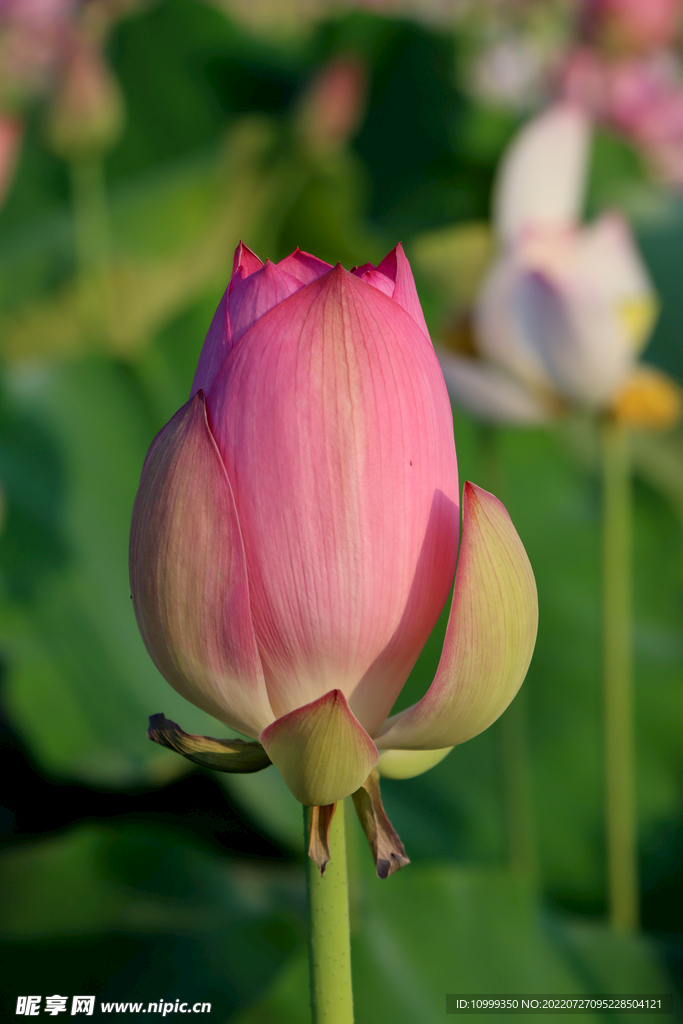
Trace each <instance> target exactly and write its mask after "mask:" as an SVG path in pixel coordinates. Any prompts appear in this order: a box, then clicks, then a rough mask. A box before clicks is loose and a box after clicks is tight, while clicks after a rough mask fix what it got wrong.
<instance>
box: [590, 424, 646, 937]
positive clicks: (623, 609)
mask: <svg viewBox="0 0 683 1024" xmlns="http://www.w3.org/2000/svg"><path fill="white" fill-rule="evenodd" d="M600 432H601V448H602V481H603V531H602V557H603V566H602V572H603V575H602V585H603V629H604V679H605V698H604V700H605V712H604V713H605V800H606V828H607V874H608V888H609V917H610V922H611V924H612V927H613V928H614V929H615V931H620V932H632V931H635V930H636V928H637V927H638V919H639V905H638V904H639V898H638V867H637V857H638V842H637V827H636V812H635V782H634V776H635V772H634V729H633V651H632V626H631V590H632V583H631V465H630V457H629V438H628V433H627V430H626V428H625V427H624V426H622V425H620V424H619V423H615V422H614V421H613V420H611V419H609V418H605V419H604V420H603V421H602V423H601V427H600Z"/></svg>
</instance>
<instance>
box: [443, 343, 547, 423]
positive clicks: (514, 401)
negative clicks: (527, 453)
mask: <svg viewBox="0 0 683 1024" xmlns="http://www.w3.org/2000/svg"><path fill="white" fill-rule="evenodd" d="M437 355H438V357H439V362H440V363H441V369H442V370H443V376H444V380H445V381H446V387H447V388H448V393H449V395H450V396H451V398H452V399H453V401H454V402H456V403H457V404H458V405H460V406H462V407H463V408H464V409H467V410H469V412H472V413H474V415H475V416H479V417H481V418H482V419H484V420H489V421H490V422H492V423H544V422H547V421H548V420H549V419H550V418H551V411H550V408H549V406H548V405H545V404H544V403H543V402H541V401H540V399H538V398H537V397H536V396H535V395H534V394H533V393H532V392H531V391H529V390H527V388H525V387H524V385H523V384H521V383H520V382H518V381H516V380H515V379H514V378H513V377H510V376H509V375H508V374H506V373H504V372H503V371H502V370H500V369H499V368H498V367H497V366H494V365H493V364H492V363H482V362H479V361H477V360H475V359H467V358H466V357H464V356H457V355H454V354H453V353H451V352H444V351H440V352H437Z"/></svg>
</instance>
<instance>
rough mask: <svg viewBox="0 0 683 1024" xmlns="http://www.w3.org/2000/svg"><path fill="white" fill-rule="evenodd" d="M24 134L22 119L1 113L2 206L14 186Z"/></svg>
mask: <svg viewBox="0 0 683 1024" xmlns="http://www.w3.org/2000/svg"><path fill="white" fill-rule="evenodd" d="M23 134H24V126H23V124H22V122H21V121H17V120H15V119H14V118H10V117H4V116H3V115H2V114H0V206H2V205H3V203H4V202H5V198H6V196H7V193H8V192H9V190H10V188H11V186H12V179H13V178H14V169H15V166H16V162H17V157H18V155H19V149H20V147H21V140H22V137H23Z"/></svg>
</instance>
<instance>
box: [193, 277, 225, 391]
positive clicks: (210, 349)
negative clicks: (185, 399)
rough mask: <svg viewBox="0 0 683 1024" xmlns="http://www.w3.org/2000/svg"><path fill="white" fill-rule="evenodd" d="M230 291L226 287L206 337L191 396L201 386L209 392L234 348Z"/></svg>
mask: <svg viewBox="0 0 683 1024" xmlns="http://www.w3.org/2000/svg"><path fill="white" fill-rule="evenodd" d="M228 293H229V288H226V289H225V291H224V292H223V295H222V298H221V301H220V302H219V303H218V308H217V309H216V312H215V313H214V315H213V320H212V321H211V326H210V327H209V330H208V333H207V335H206V338H205V339H204V344H203V346H202V351H201V354H200V356H199V363H198V364H197V369H196V371H195V375H194V380H193V381H192V389H191V391H190V397H192V396H193V395H196V394H197V392H198V391H199V390H200V388H201V390H202V391H205V392H208V390H209V388H210V387H211V385H212V384H213V382H214V380H215V379H216V377H217V376H218V373H219V372H220V369H221V367H222V366H223V363H224V362H225V360H226V358H227V355H228V352H229V351H230V349H231V348H232V332H231V330H230V321H229V319H228Z"/></svg>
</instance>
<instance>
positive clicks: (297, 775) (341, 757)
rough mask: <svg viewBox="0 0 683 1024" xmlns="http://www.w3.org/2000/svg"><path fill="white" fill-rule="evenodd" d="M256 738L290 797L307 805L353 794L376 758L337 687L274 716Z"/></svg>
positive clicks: (366, 775)
mask: <svg viewBox="0 0 683 1024" xmlns="http://www.w3.org/2000/svg"><path fill="white" fill-rule="evenodd" d="M259 740H260V741H261V743H262V744H263V748H264V750H265V751H266V753H267V754H268V757H269V758H270V759H271V761H272V762H273V764H274V765H275V766H276V767H277V769H278V771H279V772H280V774H281V775H282V778H283V779H284V780H285V782H286V783H287V785H288V786H289V788H290V790H291V791H292V793H293V794H294V796H295V797H296V798H297V800H299V801H300V802H301V803H302V804H306V806H308V807H324V806H325V805H326V804H334V803H336V802H337V800H343V799H344V797H346V796H350V795H351V794H352V793H355V791H356V790H357V789H358V788H359V787H360V786H362V785H363V783H364V782H365V780H366V779H367V777H368V775H369V774H370V772H371V771H372V769H373V768H374V767H375V765H376V764H377V758H378V756H379V755H378V753H377V748H376V746H375V744H374V743H373V742H372V740H371V739H370V737H369V736H368V734H367V733H366V732H365V730H364V729H363V728H362V726H361V725H360V724H359V723H358V721H357V720H356V719H355V718H354V716H353V714H352V713H351V710H350V709H349V706H348V704H347V703H346V699H345V697H344V694H343V693H342V692H341V690H330V691H329V693H326V694H325V695H324V696H322V697H319V698H318V700H315V701H313V702H312V703H311V704H307V705H306V706H305V707H301V708H296V710H295V711H291V712H290V713H289V714H288V715H283V717H282V718H278V719H277V721H275V722H273V724H272V725H269V726H268V728H267V729H264V731H263V732H262V733H261V735H260V736H259Z"/></svg>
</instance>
